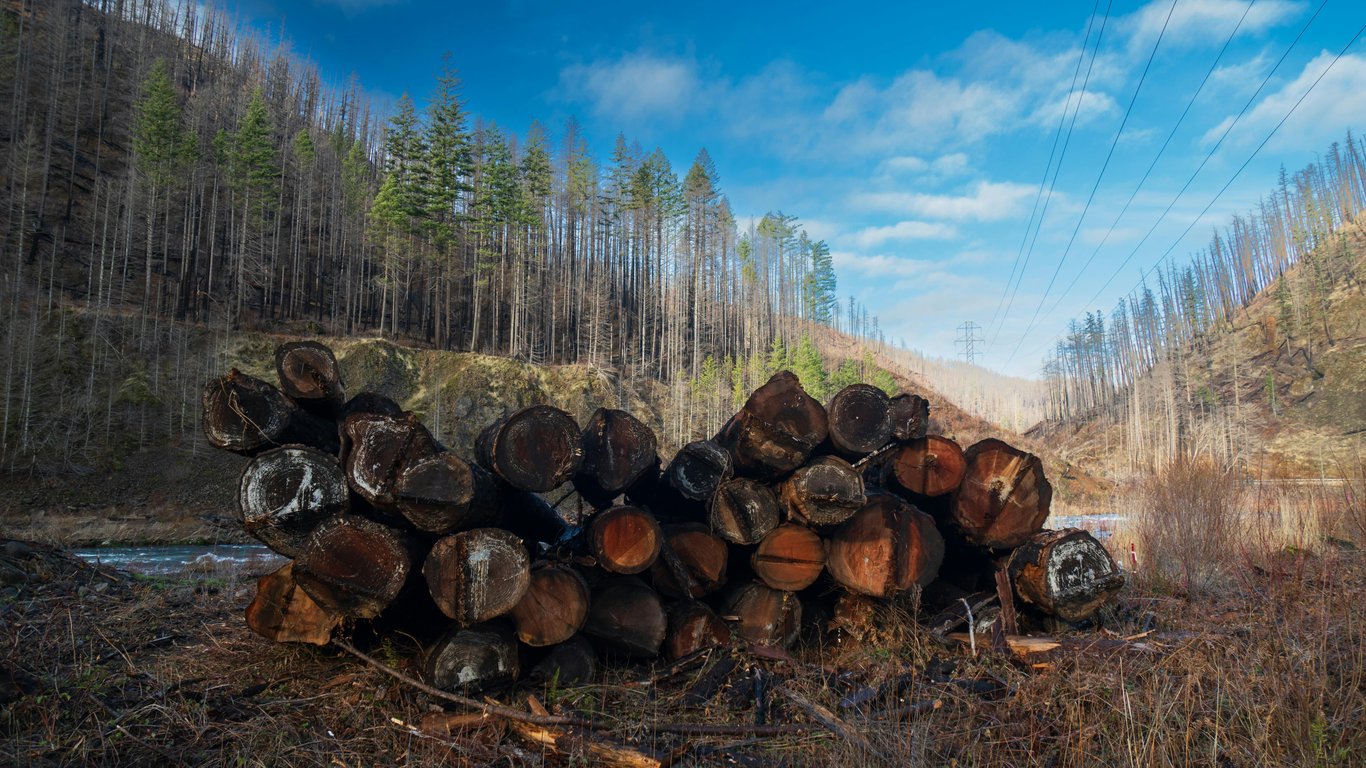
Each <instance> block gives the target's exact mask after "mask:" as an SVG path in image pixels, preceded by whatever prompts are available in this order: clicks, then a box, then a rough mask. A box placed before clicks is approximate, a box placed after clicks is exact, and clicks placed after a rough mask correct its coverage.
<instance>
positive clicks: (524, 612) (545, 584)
mask: <svg viewBox="0 0 1366 768" xmlns="http://www.w3.org/2000/svg"><path fill="white" fill-rule="evenodd" d="M588 603H589V593H588V583H587V582H585V581H584V580H583V577H582V576H580V575H579V574H578V572H577V571H575V570H574V569H572V568H570V567H569V566H567V565H552V564H549V563H538V564H537V565H536V566H534V567H533V568H532V569H531V577H530V581H529V583H528V585H527V590H526V593H525V594H524V595H522V599H521V600H518V601H517V604H516V605H515V606H513V608H512V610H511V611H510V612H509V613H508V618H510V619H511V620H512V623H513V625H514V626H515V627H516V628H517V639H519V640H521V641H522V642H524V643H526V644H527V645H530V646H546V645H555V644H556V643H562V642H564V641H566V640H568V639H569V638H571V637H573V636H574V634H575V633H577V632H578V631H579V630H580V629H582V628H583V624H584V621H586V620H587V618H588Z"/></svg>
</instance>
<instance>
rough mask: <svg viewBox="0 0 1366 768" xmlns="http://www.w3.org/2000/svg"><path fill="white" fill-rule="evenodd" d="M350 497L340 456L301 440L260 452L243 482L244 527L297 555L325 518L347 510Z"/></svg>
mask: <svg viewBox="0 0 1366 768" xmlns="http://www.w3.org/2000/svg"><path fill="white" fill-rule="evenodd" d="M350 503H351V492H350V490H349V489H348V488H347V486H346V474H345V473H344V472H342V468H341V464H340V463H339V462H338V461H337V457H336V456H333V455H332V454H330V453H324V452H323V451H320V450H318V449H316V448H308V447H305V446H299V445H287V446H284V447H282V448H275V449H272V450H269V451H265V452H263V453H261V454H258V455H257V456H256V458H254V459H252V460H251V462H250V463H248V464H247V466H246V467H245V468H243V470H242V477H241V480H240V481H239V482H238V485H237V505H238V508H239V509H240V510H241V513H242V527H243V528H245V529H246V531H247V533H250V534H251V535H252V536H254V537H256V538H257V539H259V540H260V541H261V543H262V544H265V545H266V546H268V547H270V548H271V549H273V550H275V551H276V552H279V553H280V554H282V555H284V556H285V557H294V556H295V555H297V554H298V552H299V549H300V548H301V547H303V544H304V541H305V540H306V539H307V538H308V534H310V533H312V532H313V529H314V528H316V527H317V526H318V524H319V523H321V522H322V521H323V520H326V519H327V518H329V517H332V516H333V515H339V514H342V513H345V512H347V511H348V510H349V508H350Z"/></svg>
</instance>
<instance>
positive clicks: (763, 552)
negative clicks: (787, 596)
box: [750, 523, 825, 592]
mask: <svg viewBox="0 0 1366 768" xmlns="http://www.w3.org/2000/svg"><path fill="white" fill-rule="evenodd" d="M750 565H751V567H753V569H754V575H756V576H758V577H759V580H760V581H762V582H764V583H765V584H767V585H768V586H770V587H772V588H773V589H779V590H783V591H787V592H797V591H800V590H803V589H806V588H807V587H809V586H811V585H812V584H814V583H816V579H817V578H818V577H819V576H820V575H821V571H823V570H825V542H824V541H823V540H822V539H821V537H820V536H817V535H816V532H815V531H812V530H811V529H810V528H807V527H805V526H801V525H794V524H791V523H788V524H786V525H780V526H778V527H777V528H774V529H773V530H772V531H769V533H768V535H767V536H765V537H764V538H763V539H762V540H761V541H760V542H759V546H758V547H757V548H755V550H754V554H753V556H752V557H751V558H750Z"/></svg>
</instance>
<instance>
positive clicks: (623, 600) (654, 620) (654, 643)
mask: <svg viewBox="0 0 1366 768" xmlns="http://www.w3.org/2000/svg"><path fill="white" fill-rule="evenodd" d="M667 626H668V622H667V620H666V619H665V616H664V605H663V603H661V602H660V600H659V595H658V594H657V593H656V592H655V591H654V590H653V589H650V588H649V587H647V586H645V584H644V582H642V581H640V580H639V579H636V578H634V577H630V576H622V577H618V578H615V579H611V580H608V581H605V582H604V583H603V585H602V586H601V587H599V588H598V589H597V591H595V592H594V593H593V598H592V603H591V605H589V608H588V621H587V623H586V624H584V628H583V631H584V632H585V633H586V634H588V635H590V636H592V637H594V638H596V639H597V640H598V641H599V642H600V643H601V644H602V645H603V646H604V647H606V648H607V649H609V650H612V651H616V652H618V653H624V654H626V655H628V656H636V657H640V658H651V657H654V656H658V655H659V647H660V645H661V644H662V643H663V642H664V633H665V630H666V629H667Z"/></svg>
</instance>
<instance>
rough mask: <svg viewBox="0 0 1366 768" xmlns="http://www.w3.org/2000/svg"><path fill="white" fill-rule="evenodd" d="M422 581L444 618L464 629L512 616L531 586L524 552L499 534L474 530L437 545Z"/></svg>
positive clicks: (506, 534) (504, 534) (519, 543)
mask: <svg viewBox="0 0 1366 768" xmlns="http://www.w3.org/2000/svg"><path fill="white" fill-rule="evenodd" d="M422 575H423V576H424V577H426V579H427V589H428V590H430V592H431V595H432V599H433V600H434V601H435V602H436V605H437V607H438V608H440V609H441V612H442V613H444V614H446V615H447V616H449V617H451V618H452V619H455V620H456V621H457V622H459V623H460V624H462V625H465V626H468V625H471V624H477V623H479V622H482V621H488V620H489V619H492V618H495V617H497V616H501V615H503V614H505V613H507V612H508V611H510V610H512V607H513V606H515V605H517V601H519V600H521V599H522V596H523V595H524V594H526V591H527V587H528V585H529V584H530V582H531V572H530V563H529V559H528V557H527V552H526V548H525V547H523V546H522V541H521V539H519V538H517V537H516V536H514V535H513V534H511V533H509V532H507V531H505V530H503V529H501V528H474V529H472V530H468V531H462V532H460V533H455V534H451V535H450V536H446V537H443V538H441V539H438V540H437V542H436V543H435V544H433V545H432V550H431V552H429V553H428V554H427V561H426V563H424V564H423V566H422Z"/></svg>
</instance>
